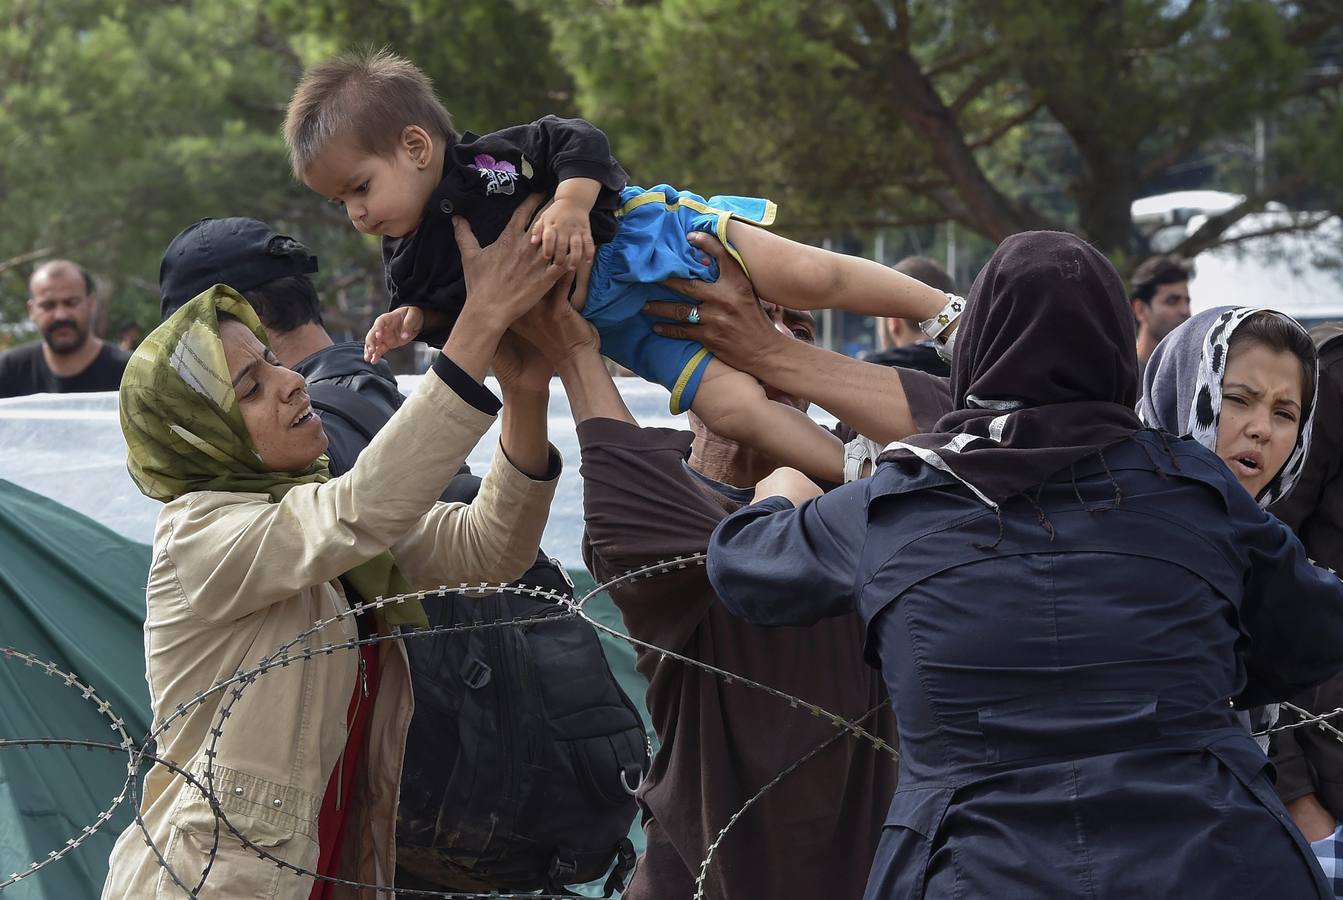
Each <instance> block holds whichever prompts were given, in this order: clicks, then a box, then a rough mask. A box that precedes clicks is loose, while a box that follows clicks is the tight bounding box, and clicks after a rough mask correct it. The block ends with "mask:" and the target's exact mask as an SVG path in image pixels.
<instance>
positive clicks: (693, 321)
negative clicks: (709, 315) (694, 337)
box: [685, 306, 699, 325]
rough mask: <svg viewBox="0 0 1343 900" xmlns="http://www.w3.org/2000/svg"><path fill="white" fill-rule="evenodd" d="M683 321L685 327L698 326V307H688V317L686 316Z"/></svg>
mask: <svg viewBox="0 0 1343 900" xmlns="http://www.w3.org/2000/svg"><path fill="white" fill-rule="evenodd" d="M685 321H686V324H687V325H698V324H699V307H698V306H692V307H690V315H688V316H686V317H685Z"/></svg>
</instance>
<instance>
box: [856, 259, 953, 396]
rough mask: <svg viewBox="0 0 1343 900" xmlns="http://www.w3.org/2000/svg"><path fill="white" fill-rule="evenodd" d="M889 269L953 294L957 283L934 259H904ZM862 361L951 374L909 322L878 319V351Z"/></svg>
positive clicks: (931, 343)
mask: <svg viewBox="0 0 1343 900" xmlns="http://www.w3.org/2000/svg"><path fill="white" fill-rule="evenodd" d="M891 268H892V269H895V271H897V272H899V273H901V274H902V275H908V276H909V277H910V278H917V279H918V280H919V281H922V282H923V283H924V284H926V285H928V286H929V287H931V288H936V289H937V290H939V291H942V292H944V293H948V294H954V293H956V283H955V282H954V281H953V280H952V278H951V276H950V275H949V274H947V270H946V269H944V268H942V267H941V266H940V265H938V263H937V261H936V260H933V259H929V258H928V257H926V256H906V257H905V258H904V259H902V260H900V261H899V262H898V263H896V264H895V265H893V266H891ZM863 360H864V361H865V362H873V363H877V364H878V365H882V366H900V367H901V368H902V369H916V370H918V371H920V372H927V373H928V374H929V375H937V376H940V377H942V378H946V377H949V376H950V375H951V367H950V366H949V365H947V363H946V362H945V361H944V360H943V359H942V357H940V356H938V355H937V350H936V349H935V345H934V343H933V342H932V341H931V340H929V339H928V335H926V334H924V333H923V330H922V329H921V328H919V323H918V322H915V321H913V320H911V319H877V349H876V350H874V351H873V352H871V353H868V354H866V355H865V356H864V357H863Z"/></svg>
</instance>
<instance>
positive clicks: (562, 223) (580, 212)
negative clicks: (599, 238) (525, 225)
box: [532, 197, 596, 272]
mask: <svg viewBox="0 0 1343 900" xmlns="http://www.w3.org/2000/svg"><path fill="white" fill-rule="evenodd" d="M590 211H591V210H590V209H585V208H584V206H583V204H582V203H578V202H575V201H573V200H567V199H565V198H563V197H556V198H555V199H554V200H552V201H551V202H550V204H549V205H548V206H547V207H546V208H545V209H543V210H541V214H540V215H539V216H537V217H536V223H535V224H534V225H533V226H532V243H533V244H540V245H541V255H542V256H544V257H545V258H546V259H549V260H552V261H553V262H554V263H555V265H557V266H564V267H565V268H567V269H568V270H569V271H570V272H573V271H576V270H577V269H578V266H579V264H580V263H588V264H590V263H591V262H592V260H593V257H594V256H595V254H596V248H595V246H594V244H593V242H592V223H591V222H590V221H589V219H588V213H589V212H590Z"/></svg>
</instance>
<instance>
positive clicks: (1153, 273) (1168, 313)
mask: <svg viewBox="0 0 1343 900" xmlns="http://www.w3.org/2000/svg"><path fill="white" fill-rule="evenodd" d="M1193 277H1194V267H1193V265H1192V264H1190V263H1189V262H1186V261H1185V260H1183V259H1181V258H1180V257H1178V256H1152V257H1149V258H1148V259H1145V260H1143V261H1142V262H1141V263H1139V264H1138V268H1136V269H1134V270H1133V277H1132V279H1130V289H1129V299H1130V301H1131V302H1132V303H1133V318H1134V319H1136V320H1137V321H1138V345H1137V349H1138V380H1139V384H1141V383H1142V373H1143V371H1144V370H1145V369H1146V368H1147V360H1149V359H1150V358H1151V357H1152V351H1153V350H1155V349H1156V345H1157V344H1159V343H1161V339H1162V338H1163V337H1165V336H1166V335H1168V334H1170V333H1171V332H1172V331H1174V330H1175V326H1177V325H1179V324H1180V323H1181V322H1183V321H1184V320H1185V319H1187V318H1189V282H1190V280H1191V279H1193Z"/></svg>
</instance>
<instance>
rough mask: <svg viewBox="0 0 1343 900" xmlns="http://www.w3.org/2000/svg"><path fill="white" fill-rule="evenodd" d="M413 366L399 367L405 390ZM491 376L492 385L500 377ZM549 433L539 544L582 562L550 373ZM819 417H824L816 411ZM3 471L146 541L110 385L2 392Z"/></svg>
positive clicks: (565, 407) (493, 432)
mask: <svg viewBox="0 0 1343 900" xmlns="http://www.w3.org/2000/svg"><path fill="white" fill-rule="evenodd" d="M418 380H419V378H418V376H402V377H401V379H400V382H401V390H402V392H403V393H405V392H408V391H410V390H411V389H413V388H414V386H415V384H416V383H417V382H418ZM616 384H617V385H619V387H620V392H621V394H622V395H623V396H624V398H625V403H626V404H627V405H628V406H629V408H630V412H632V413H633V414H634V417H635V418H636V419H637V420H638V421H639V424H640V425H645V426H657V427H669V428H686V427H688V426H687V424H686V417H685V416H672V415H671V414H670V413H669V412H668V409H667V391H666V390H665V389H663V388H662V387H660V386H659V385H655V384H649V383H647V382H645V381H641V380H639V379H637V378H619V379H616ZM489 386H490V388H491V389H493V390H495V392H496V394H497V393H498V385H497V384H495V383H494V381H493V379H491V380H490V382H489ZM550 397H551V399H550V440H551V442H552V443H553V444H554V445H555V446H556V447H557V448H559V451H560V453H561V455H562V456H563V457H564V473H563V475H561V476H560V484H559V489H558V490H557V492H556V496H555V502H554V504H553V505H552V506H551V510H550V519H549V522H548V523H547V525H546V531H545V537H544V538H543V539H542V546H543V547H544V548H545V550H546V552H547V553H549V554H550V555H551V556H556V557H559V558H560V560H562V561H563V562H564V563H565V565H567V566H570V567H581V566H582V557H581V555H580V553H579V543H580V540H581V538H582V533H583V484H582V479H581V478H580V477H579V475H578V462H579V458H578V439H577V437H576V436H575V434H574V424H573V418H572V417H571V416H570V413H569V400H568V398H567V397H566V396H565V394H564V390H563V388H562V387H561V386H560V383H559V381H558V380H556V381H555V382H554V383H553V384H552V386H551V392H550ZM818 418H819V419H821V420H822V421H825V422H827V423H828V422H833V421H834V420H833V419H829V418H825V417H824V414H823V413H818ZM498 441H499V425H498V422H496V423H495V425H494V426H493V427H492V428H491V429H490V432H489V433H488V434H487V435H486V436H485V437H484V438H482V439H481V441H480V443H479V444H477V445H476V449H475V450H473V451H472V453H471V455H470V457H469V458H468V459H467V462H468V463H470V465H471V470H472V471H473V472H475V473H476V474H477V475H483V474H485V472H486V471H487V470H488V469H489V463H490V458H491V457H492V456H493V454H494V450H495V448H496V447H497V446H498ZM0 478H3V479H5V480H7V481H12V482H14V483H15V484H17V485H19V486H21V487H25V488H27V489H28V490H31V491H35V492H37V493H39V494H42V495H44V496H46V497H50V498H51V499H53V500H55V501H57V502H58V503H61V504H64V505H65V506H68V507H70V508H71V509H74V510H77V511H78V512H81V513H83V514H84V515H86V516H89V517H90V518H92V519H95V520H97V521H98V522H101V523H102V524H104V525H106V526H107V527H109V528H111V529H112V530H113V531H116V532H118V533H120V534H123V535H125V536H126V537H129V538H131V539H132V540H136V541H142V542H144V543H146V544H148V543H151V542H152V540H153V536H154V521H155V518H156V517H157V516H158V511H159V509H160V508H161V504H159V503H156V502H154V501H153V500H150V499H148V498H147V497H145V496H144V495H143V494H141V493H140V492H139V491H138V490H137V489H136V487H135V484H134V483H133V482H132V481H131V479H130V476H129V475H128V474H127V473H126V442H125V441H124V440H123V439H122V437H121V426H120V423H119V421H118V419H117V400H116V394H115V393H103V394H37V395H34V396H31V397H17V398H13V399H7V400H0Z"/></svg>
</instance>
